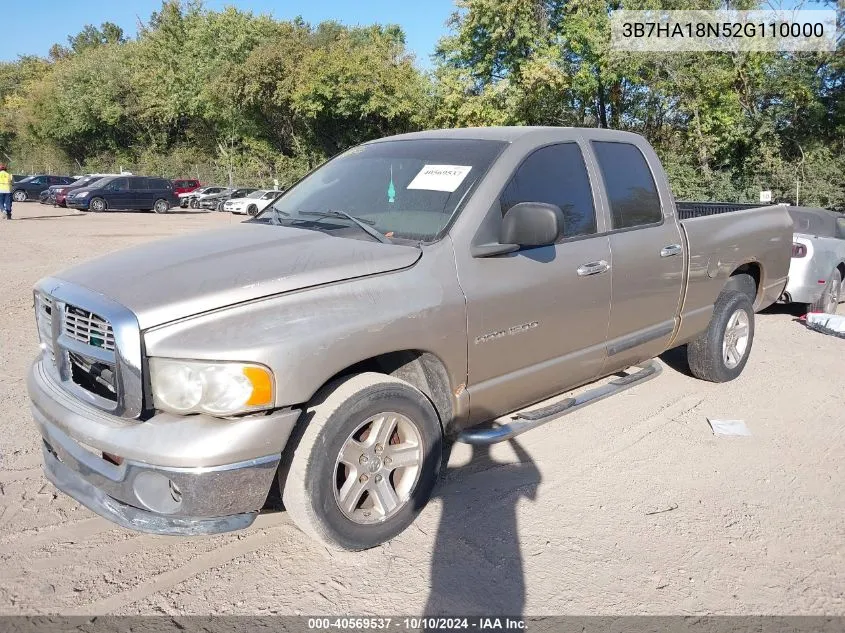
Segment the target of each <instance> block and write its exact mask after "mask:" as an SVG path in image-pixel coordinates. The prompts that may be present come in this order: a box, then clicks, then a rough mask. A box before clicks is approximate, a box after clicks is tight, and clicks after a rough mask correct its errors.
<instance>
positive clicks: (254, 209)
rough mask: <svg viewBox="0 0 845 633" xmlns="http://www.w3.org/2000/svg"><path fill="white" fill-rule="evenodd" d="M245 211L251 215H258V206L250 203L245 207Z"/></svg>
mask: <svg viewBox="0 0 845 633" xmlns="http://www.w3.org/2000/svg"><path fill="white" fill-rule="evenodd" d="M246 213H247V215H251V216H252V217H255V216H256V215H258V207H257V206H255V205H254V204H251V205H249V206H248V207H247V208H246Z"/></svg>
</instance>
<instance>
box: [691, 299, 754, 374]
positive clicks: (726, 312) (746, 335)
mask: <svg viewBox="0 0 845 633" xmlns="http://www.w3.org/2000/svg"><path fill="white" fill-rule="evenodd" d="M753 341H754V308H752V307H751V301H749V299H748V295H747V294H745V293H744V292H742V291H739V290H724V291H723V292H722V294H720V295H719V298H718V299H717V300H716V305H715V306H714V307H713V316H712V317H711V318H710V325H709V326H708V328H707V330H706V331H705V332H704V333H703V334H702V335H701V336H699V337H698V338H697V339H695V340H694V341H692V342H691V343H690V344H689V345H688V346H687V360H688V362H689V368H690V371H691V372H692V374H693V376H695V377H696V378H700V379H702V380H709V381H710V382H728V381H729V380H733V379H734V378H736V377H737V376H739V375H740V374H741V373H742V370H743V369H744V368H745V364H746V363H747V362H748V356H749V354H750V353H751V344H752V342H753Z"/></svg>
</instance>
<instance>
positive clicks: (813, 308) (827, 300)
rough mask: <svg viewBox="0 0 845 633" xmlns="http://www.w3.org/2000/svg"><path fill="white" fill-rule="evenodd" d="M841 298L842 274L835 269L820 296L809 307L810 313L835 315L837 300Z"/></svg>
mask: <svg viewBox="0 0 845 633" xmlns="http://www.w3.org/2000/svg"><path fill="white" fill-rule="evenodd" d="M841 296H842V273H840V272H839V269H838V268H835V269H834V270H833V272H832V273H831V275H830V278H829V279H828V280H827V284H825V287H824V290H823V291H822V295H821V296H820V297H819V298H818V299H817V300H816V302H815V303H813V304H811V305H810V312H825V313H827V314H836V310H837V308H838V306H839V299H840V297H841Z"/></svg>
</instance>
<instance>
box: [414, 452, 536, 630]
mask: <svg viewBox="0 0 845 633" xmlns="http://www.w3.org/2000/svg"><path fill="white" fill-rule="evenodd" d="M510 446H511V448H512V449H513V451H514V453H515V454H516V459H517V461H516V462H509V463H504V462H498V461H496V460H494V459H493V457H492V455H491V451H490V447H489V446H473V447H472V457H471V459H470V461H469V462H468V463H467V464H465V465H463V466H460V467H457V468H447V469H446V470H445V471H444V473H443V478H442V479H441V482H440V485H439V486H438V488H437V489H436V490H435V494H434V498H439V499H440V500H441V505H442V514H441V516H440V523H439V525H438V528H437V536H436V538H435V543H434V551H433V552H432V557H431V584H430V588H429V596H428V600H427V603H426V606H425V609H424V611H423V614H424V615H426V616H439V615H455V614H465V615H490V614H496V615H508V616H518V615H521V614H522V612H523V609H524V607H525V574H524V568H523V560H522V553H521V551H520V539H519V529H518V522H517V509H518V505H519V501H520V499H521V498H523V497H525V498H528V499H531V500H534V499H535V498H536V491H537V486H538V484H539V483H540V481H541V479H542V478H541V476H540V471H539V469H538V468H537V466H536V465H535V464H534V462H533V460H532V459H531V457H530V456H529V455H528V453H527V452H526V451H525V450H524V449H523V448H522V447H521V446H520V444H519V443H518V442H516V441H515V440H510ZM450 448H451V447H450ZM450 448H447V449H446V450H445V451H444V459H445V460H448V457H449V454H450V452H451V450H450Z"/></svg>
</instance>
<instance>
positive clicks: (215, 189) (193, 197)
mask: <svg viewBox="0 0 845 633" xmlns="http://www.w3.org/2000/svg"><path fill="white" fill-rule="evenodd" d="M224 189H226V187H222V186H220V185H209V186H208V187H200V188H199V189H194V190H193V191H189V192H188V193H180V194H179V206H180V207H182V208H183V209H187V208H188V207H190V208H191V209H198V208H199V202H197V199H198V198H199V197H200V196H203V195H206V194H213V193H220V192H221V191H223V190H224Z"/></svg>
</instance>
